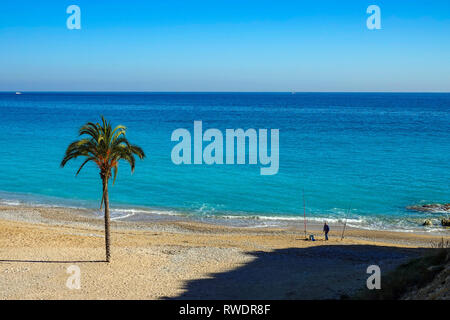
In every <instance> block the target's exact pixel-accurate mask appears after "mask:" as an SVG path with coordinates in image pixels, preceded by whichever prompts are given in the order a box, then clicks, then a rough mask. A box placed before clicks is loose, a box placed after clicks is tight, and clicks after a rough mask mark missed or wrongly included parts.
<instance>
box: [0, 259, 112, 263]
mask: <svg viewBox="0 0 450 320" xmlns="http://www.w3.org/2000/svg"><path fill="white" fill-rule="evenodd" d="M2 262H18V263H19V262H23V263H98V262H106V260H2V259H0V263H2Z"/></svg>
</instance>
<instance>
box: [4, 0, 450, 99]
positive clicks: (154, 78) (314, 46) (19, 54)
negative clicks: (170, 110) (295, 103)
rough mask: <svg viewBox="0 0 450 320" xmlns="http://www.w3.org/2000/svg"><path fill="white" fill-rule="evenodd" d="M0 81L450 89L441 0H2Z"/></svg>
mask: <svg viewBox="0 0 450 320" xmlns="http://www.w3.org/2000/svg"><path fill="white" fill-rule="evenodd" d="M71 4H76V5H78V6H79V7H80V8H81V30H69V29H67V27H66V20H67V18H68V17H69V14H67V13H66V8H67V7H68V6H69V5H71ZM371 4H376V5H378V6H379V7H380V8H381V26H382V29H381V30H368V29H367V27H366V20H367V18H368V17H369V14H367V13H366V9H367V7H368V6H369V5H371ZM0 90H1V91H27V90H32V91H59V90H62V91H85V90H86V91H292V90H295V91H299V92H300V91H441V92H442V91H445V92H449V91H450V1H449V0H442V1H441V0H432V1H421V0H417V1H416V0H403V1H401V0H388V1H379V0H370V1H364V0H358V1H356V0H345V1H344V0H341V1H337V0H336V1H331V0H314V1H313V0H311V1H301V0H294V1H283V0H278V1H275V0H271V1H266V0H258V1H251V0H206V1H198V0H182V1H174V0H158V1H150V0H148V1H133V0H128V1H112V0H111V1H106V0H103V1H95V0H71V1H65V0H55V1H48V0H40V1H36V0H33V1H31V0H30V1H21V0H2V1H1V2H0Z"/></svg>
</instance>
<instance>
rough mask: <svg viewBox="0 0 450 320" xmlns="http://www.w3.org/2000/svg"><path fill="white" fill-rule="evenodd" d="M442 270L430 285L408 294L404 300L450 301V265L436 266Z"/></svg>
mask: <svg viewBox="0 0 450 320" xmlns="http://www.w3.org/2000/svg"><path fill="white" fill-rule="evenodd" d="M436 268H439V269H440V270H442V271H441V272H439V273H438V274H437V275H436V277H435V278H434V279H433V281H431V282H430V283H429V284H428V285H426V286H425V287H423V288H420V289H413V290H411V291H410V292H408V293H406V294H405V295H404V296H403V297H402V299H404V300H449V299H450V263H449V262H447V264H446V265H444V266H436Z"/></svg>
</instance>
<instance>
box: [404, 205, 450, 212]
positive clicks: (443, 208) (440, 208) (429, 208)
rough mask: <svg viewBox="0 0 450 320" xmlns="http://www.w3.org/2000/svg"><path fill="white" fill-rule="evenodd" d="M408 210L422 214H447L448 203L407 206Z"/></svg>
mask: <svg viewBox="0 0 450 320" xmlns="http://www.w3.org/2000/svg"><path fill="white" fill-rule="evenodd" d="M406 209H408V210H415V211H422V212H431V213H433V212H435V213H442V212H449V213H450V203H445V204H439V203H434V204H424V205H419V206H409V207H406Z"/></svg>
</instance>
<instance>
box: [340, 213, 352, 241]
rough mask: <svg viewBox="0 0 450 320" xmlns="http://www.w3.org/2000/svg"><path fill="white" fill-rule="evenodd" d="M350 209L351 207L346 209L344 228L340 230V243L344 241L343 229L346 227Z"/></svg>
mask: <svg viewBox="0 0 450 320" xmlns="http://www.w3.org/2000/svg"><path fill="white" fill-rule="evenodd" d="M350 208H351V206H349V207H348V211H347V215H346V216H345V221H344V228H343V229H342V237H341V241H342V240H344V232H345V227H346V226H347V218H348V215H349V214H350Z"/></svg>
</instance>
